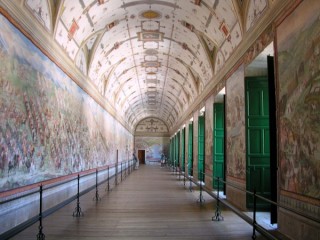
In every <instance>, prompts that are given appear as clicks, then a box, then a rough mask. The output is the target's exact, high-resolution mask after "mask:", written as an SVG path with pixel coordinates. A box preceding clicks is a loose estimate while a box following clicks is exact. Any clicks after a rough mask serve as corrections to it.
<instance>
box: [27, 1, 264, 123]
mask: <svg viewBox="0 0 320 240" xmlns="http://www.w3.org/2000/svg"><path fill="white" fill-rule="evenodd" d="M269 4H270V3H269V2H268V1H267V0H259V1H258V0H253V1H240V0H220V1H219V0H65V1H54V0H51V1H45V0H25V1H24V4H23V7H24V8H26V9H27V10H28V12H29V13H30V14H31V15H33V16H32V17H33V18H35V19H37V21H38V23H39V24H41V25H42V27H43V29H44V31H46V32H47V34H49V35H50V36H51V37H52V38H53V39H54V40H55V42H56V43H57V44H58V46H60V47H61V48H62V49H63V50H64V51H65V53H66V55H67V57H68V58H70V59H71V60H72V61H73V62H74V66H75V67H76V68H78V69H79V70H80V71H81V72H82V74H83V75H84V76H85V77H86V79H87V81H90V82H91V83H92V84H93V85H94V87H96V88H97V90H98V91H99V93H100V94H101V95H102V96H103V97H104V98H105V100H106V101H108V102H109V103H110V104H111V105H112V106H113V107H114V109H116V111H117V112H118V113H119V114H120V115H121V116H122V117H123V119H125V121H126V122H127V123H128V125H129V126H131V127H134V126H136V125H137V124H138V123H139V122H140V121H141V120H143V119H145V118H147V117H155V118H158V119H161V120H162V121H164V122H165V123H166V124H167V126H168V127H169V128H170V127H173V126H174V124H175V123H176V122H177V121H178V120H179V117H181V116H182V115H183V113H184V112H185V111H186V109H188V107H189V106H190V105H191V104H192V103H193V102H194V101H195V99H196V98H197V97H198V96H199V94H201V92H202V91H203V90H204V89H205V88H206V86H207V84H208V83H209V82H210V81H212V79H213V78H214V76H215V74H217V72H218V71H219V70H220V69H221V68H222V67H223V65H224V63H225V62H226V61H227V60H228V58H229V57H230V56H231V55H232V53H233V52H234V51H235V49H236V48H237V46H238V45H239V44H240V43H241V41H242V38H243V35H244V34H245V32H247V31H249V30H250V28H251V27H252V25H254V24H255V22H256V21H257V19H259V17H260V16H261V15H262V14H263V12H264V10H265V9H266V8H268V5H269Z"/></svg>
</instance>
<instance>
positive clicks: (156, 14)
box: [140, 10, 161, 19]
mask: <svg viewBox="0 0 320 240" xmlns="http://www.w3.org/2000/svg"><path fill="white" fill-rule="evenodd" d="M140 17H141V18H146V19H159V18H161V13H160V12H157V11H154V10H147V11H144V12H142V13H141V14H140Z"/></svg>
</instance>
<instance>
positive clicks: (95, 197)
mask: <svg viewBox="0 0 320 240" xmlns="http://www.w3.org/2000/svg"><path fill="white" fill-rule="evenodd" d="M92 200H93V201H96V202H98V201H100V200H101V198H100V196H99V190H98V168H97V169H96V195H95V196H94V197H93V199H92Z"/></svg>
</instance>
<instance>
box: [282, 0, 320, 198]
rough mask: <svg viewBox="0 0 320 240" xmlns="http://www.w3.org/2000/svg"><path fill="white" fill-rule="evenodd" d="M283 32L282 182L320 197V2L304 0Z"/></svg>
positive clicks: (301, 192)
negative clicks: (306, 1)
mask: <svg viewBox="0 0 320 240" xmlns="http://www.w3.org/2000/svg"><path fill="white" fill-rule="evenodd" d="M315 6H318V8H315ZM295 19H299V21H295ZM302 19H304V21H302ZM293 23H294V24H293ZM289 26H290V27H289ZM277 34H278V35H277V39H278V51H279V55H278V63H279V90H280V92H279V100H280V103H279V115H280V140H279V141H280V142H279V144H280V148H279V149H280V171H281V179H280V183H281V188H282V189H283V190H286V191H289V192H293V193H298V194H303V195H306V196H309V197H314V198H318V199H319V198H320V137H319V136H320V5H319V4H308V3H302V4H301V5H300V6H299V7H298V8H297V10H296V11H295V12H294V13H293V14H292V15H290V16H289V17H288V18H287V19H286V20H285V21H284V22H283V23H282V24H281V26H280V27H279V28H278V30H277Z"/></svg>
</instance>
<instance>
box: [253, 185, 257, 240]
mask: <svg viewBox="0 0 320 240" xmlns="http://www.w3.org/2000/svg"><path fill="white" fill-rule="evenodd" d="M256 194H257V192H256V189H254V190H253V223H252V226H253V232H252V239H256V224H257V222H256V212H257V196H256Z"/></svg>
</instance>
